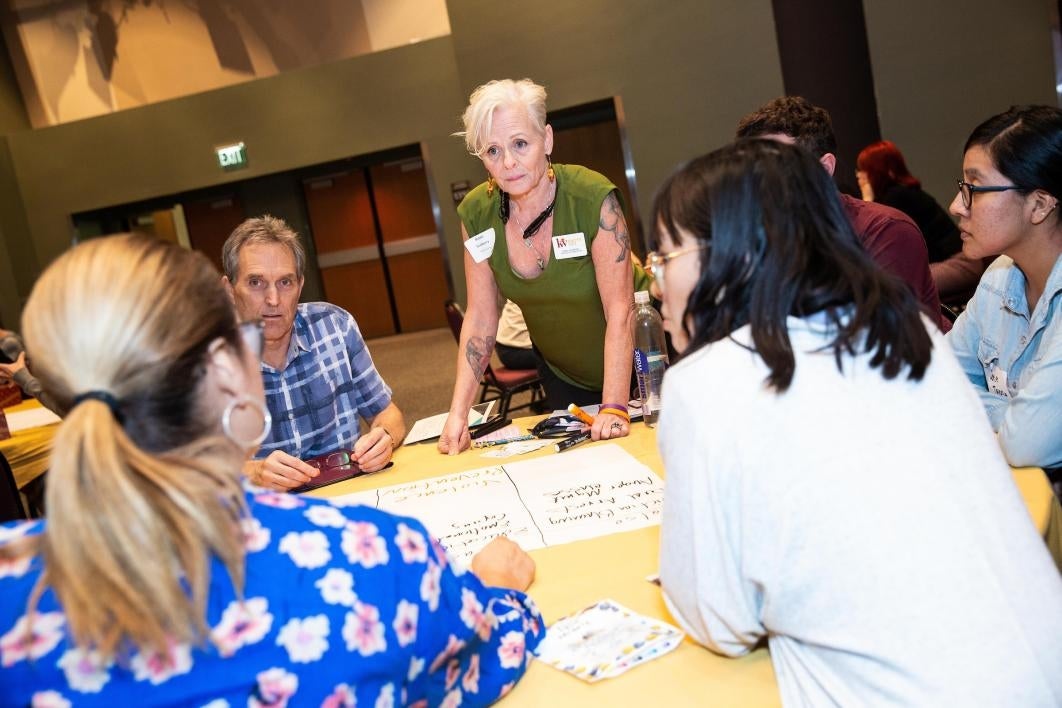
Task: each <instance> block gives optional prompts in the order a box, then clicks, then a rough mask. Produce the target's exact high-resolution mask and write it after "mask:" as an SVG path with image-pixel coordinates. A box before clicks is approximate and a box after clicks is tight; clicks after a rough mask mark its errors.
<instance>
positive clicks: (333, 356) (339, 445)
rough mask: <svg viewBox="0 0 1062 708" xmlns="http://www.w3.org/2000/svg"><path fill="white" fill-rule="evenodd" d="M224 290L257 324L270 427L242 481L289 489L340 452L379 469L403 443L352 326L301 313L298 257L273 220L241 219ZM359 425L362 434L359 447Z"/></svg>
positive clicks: (342, 319) (324, 314) (310, 308)
mask: <svg viewBox="0 0 1062 708" xmlns="http://www.w3.org/2000/svg"><path fill="white" fill-rule="evenodd" d="M222 261H223V265H224V268H225V277H224V280H225V284H226V286H227V287H228V289H229V293H230V294H231V295H232V299H233V302H235V304H236V309H237V311H238V312H239V315H240V319H241V320H245V321H246V320H257V319H261V320H262V322H263V333H264V336H263V339H264V346H263V350H262V378H263V383H264V386H265V397H266V405H267V407H268V408H269V412H270V414H271V415H272V418H273V422H272V427H271V429H270V430H269V433H268V435H267V436H266V438H265V440H264V441H263V443H262V445H261V447H260V448H259V450H258V453H257V457H258V458H259V459H255V460H251V461H249V462H248V463H247V464H246V465H245V467H244V472H245V473H246V474H247V476H248V477H249V478H250V480H251V481H252V482H253V483H255V484H257V485H259V486H263V487H271V488H274V489H291V488H294V487H298V486H301V485H303V484H305V483H306V482H309V481H310V479H311V478H312V477H316V476H317V474H319V473H318V471H317V470H316V469H314V468H313V467H311V466H310V465H308V464H306V463H305V462H303V460H305V459H310V458H312V457H316V456H318V455H323V454H326V453H329V452H335V451H337V450H347V451H350V452H351V453H352V454H351V456H352V457H353V458H354V459H355V461H357V463H358V465H359V466H360V467H361V468H362V469H363V470H366V471H368V472H373V471H375V470H378V469H381V468H382V467H383V466H384V465H386V464H387V463H388V461H389V460H390V459H391V453H392V452H393V450H394V448H395V447H396V446H398V444H399V443H401V441H402V438H403V437H405V434H406V424H405V420H404V419H403V417H402V412H401V411H400V410H399V409H398V406H396V405H395V404H394V402H393V401H392V400H391V389H390V388H389V387H388V386H387V384H386V383H384V380H383V379H382V378H381V377H380V374H379V373H378V372H377V371H376V367H375V366H374V365H373V363H372V357H371V356H370V355H369V350H368V349H367V348H366V346H365V341H364V340H363V339H362V337H361V332H360V331H359V330H358V325H357V323H356V322H355V321H354V318H353V317H351V316H350V314H349V313H348V312H346V311H345V310H343V309H342V308H339V307H336V306H335V305H331V304H329V303H325V302H310V303H303V304H301V305H300V304H299V295H300V294H301V293H302V286H303V272H304V268H305V264H306V252H305V250H304V249H303V246H302V242H301V241H300V240H299V237H298V235H297V234H296V233H295V232H294V231H292V230H291V228H290V227H289V226H288V225H287V224H286V223H285V222H284V221H282V220H281V219H276V218H274V217H271V216H263V217H261V218H255V219H248V220H246V221H244V222H243V223H242V224H240V225H239V226H238V227H236V230H235V231H233V232H232V234H231V235H230V236H229V238H228V239H227V240H226V241H225V246H224V247H223V249H222ZM359 418H360V419H364V420H366V421H368V423H369V431H368V432H367V433H366V434H365V435H363V436H360V437H359Z"/></svg>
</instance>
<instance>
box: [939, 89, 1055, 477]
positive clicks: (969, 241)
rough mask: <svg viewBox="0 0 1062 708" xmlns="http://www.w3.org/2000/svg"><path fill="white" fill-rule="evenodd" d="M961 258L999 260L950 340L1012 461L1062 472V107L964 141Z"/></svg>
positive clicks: (989, 125) (1009, 115)
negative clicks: (1061, 202)
mask: <svg viewBox="0 0 1062 708" xmlns="http://www.w3.org/2000/svg"><path fill="white" fill-rule="evenodd" d="M962 172H963V177H962V179H961V180H959V194H958V195H956V197H955V199H954V200H953V201H952V203H951V213H952V214H954V215H955V216H957V217H958V219H959V229H960V230H961V232H962V240H963V253H964V254H965V255H966V256H968V257H970V258H984V257H986V256H994V255H1000V254H1001V257H1000V258H998V259H997V260H996V261H995V262H994V263H993V264H992V265H991V266H990V267H989V268H988V270H987V271H985V274H984V276H983V277H982V278H981V282H980V284H979V285H978V288H977V292H976V293H975V294H974V297H973V299H972V300H971V301H970V304H969V305H968V307H967V309H966V311H965V312H964V313H963V314H962V315H961V316H960V317H959V319H958V321H957V322H956V323H955V327H954V329H952V331H951V332H950V334H949V335H948V341H949V342H950V343H951V346H952V348H953V349H954V350H955V354H956V356H958V358H959V362H960V363H961V364H962V367H963V370H964V371H965V372H966V375H967V377H968V378H969V379H970V381H971V382H973V384H974V386H975V387H976V388H977V391H978V393H979V395H980V397H981V401H982V403H984V406H985V411H986V412H987V413H988V417H989V419H990V420H991V422H992V427H993V428H994V429H995V431H996V432H997V433H998V435H999V443H1000V445H1001V446H1002V448H1003V453H1004V455H1006V458H1007V461H1008V462H1010V464H1012V465H1015V466H1024V465H1035V466H1039V467H1055V466H1059V465H1062V312H1060V309H1062V257H1060V256H1062V210H1060V209H1059V208H1058V202H1059V199H1060V198H1062V110H1059V109H1058V108H1055V107H1051V106H1023V107H1014V108H1011V109H1010V110H1009V111H1007V112H1005V113H1001V114H999V115H997V116H993V117H992V118H989V119H988V120H986V121H985V122H984V123H982V124H981V125H979V126H978V127H977V128H976V129H975V130H974V131H973V133H972V134H971V135H970V138H969V139H968V140H967V141H966V148H965V150H964V156H963V162H962Z"/></svg>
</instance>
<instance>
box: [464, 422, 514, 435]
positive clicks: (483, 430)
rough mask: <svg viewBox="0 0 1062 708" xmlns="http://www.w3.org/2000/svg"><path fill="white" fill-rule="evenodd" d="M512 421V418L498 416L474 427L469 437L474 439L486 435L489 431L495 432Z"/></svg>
mask: <svg viewBox="0 0 1062 708" xmlns="http://www.w3.org/2000/svg"><path fill="white" fill-rule="evenodd" d="M512 422H513V420H512V418H506V417H504V416H498V417H497V418H495V419H494V420H492V421H489V422H487V423H484V424H483V425H481V426H479V427H478V428H474V429H473V430H472V432H470V433H469V434H468V437H470V438H472V439H473V440H475V439H476V438H481V437H483V436H484V435H487V434H488V433H493V432H494V431H495V430H501V429H502V428H504V427H505V426H506V425H509V423H512Z"/></svg>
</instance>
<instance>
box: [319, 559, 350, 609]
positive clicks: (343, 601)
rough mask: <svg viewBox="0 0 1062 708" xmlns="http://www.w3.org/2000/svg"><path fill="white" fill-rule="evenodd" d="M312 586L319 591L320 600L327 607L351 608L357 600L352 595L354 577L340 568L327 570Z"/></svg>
mask: <svg viewBox="0 0 1062 708" xmlns="http://www.w3.org/2000/svg"><path fill="white" fill-rule="evenodd" d="M314 586H315V587H317V589H318V590H320V591H321V599H322V600H324V601H325V602H327V603H328V604H329V605H343V606H344V607H353V606H354V603H355V602H356V601H357V599H358V596H357V595H355V594H354V576H353V575H351V574H350V573H349V572H348V571H346V570H343V569H341V568H329V569H328V572H327V573H325V574H324V577H323V578H321V579H320V580H318V581H317V582H316V583H314Z"/></svg>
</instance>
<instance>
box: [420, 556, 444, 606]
mask: <svg viewBox="0 0 1062 708" xmlns="http://www.w3.org/2000/svg"><path fill="white" fill-rule="evenodd" d="M441 579H442V568H440V567H439V566H437V565H435V563H434V562H433V561H428V567H427V569H426V570H425V571H424V577H422V578H421V580H420V599H421V600H423V601H424V602H426V603H428V609H429V610H431V611H432V612H435V610H437V609H439V593H440V592H441V591H442V586H441V585H440V584H439V583H440V580H441Z"/></svg>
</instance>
